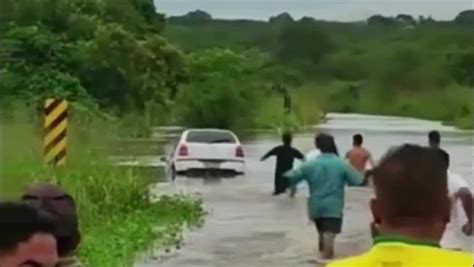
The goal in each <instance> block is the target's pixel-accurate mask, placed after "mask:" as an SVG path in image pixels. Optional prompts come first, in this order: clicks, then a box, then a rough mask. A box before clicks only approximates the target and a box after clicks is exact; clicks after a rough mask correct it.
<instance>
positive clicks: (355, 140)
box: [352, 134, 364, 146]
mask: <svg viewBox="0 0 474 267" xmlns="http://www.w3.org/2000/svg"><path fill="white" fill-rule="evenodd" d="M363 142H364V138H363V137H362V135H361V134H355V135H354V136H352V143H353V144H354V145H355V146H360V145H362V143H363Z"/></svg>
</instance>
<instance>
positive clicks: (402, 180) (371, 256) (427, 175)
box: [328, 145, 473, 267]
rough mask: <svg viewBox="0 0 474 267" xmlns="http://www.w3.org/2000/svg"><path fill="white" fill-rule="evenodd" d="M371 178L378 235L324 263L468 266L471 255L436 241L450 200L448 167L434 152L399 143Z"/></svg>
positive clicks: (345, 266)
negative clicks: (359, 249)
mask: <svg viewBox="0 0 474 267" xmlns="http://www.w3.org/2000/svg"><path fill="white" fill-rule="evenodd" d="M373 179H374V186H375V198H374V199H373V200H371V203H370V206H371V210H372V214H373V216H374V220H375V221H376V222H377V224H378V225H379V230H380V235H379V236H378V237H376V238H375V239H374V245H373V247H372V249H371V250H370V251H369V252H367V253H365V254H363V255H359V256H355V257H352V258H348V259H344V260H339V261H334V262H332V263H330V264H329V265H328V267H360V266H366V267H379V266H403V267H424V266H451V267H466V266H472V264H473V258H472V255H471V254H468V253H463V252H458V251H451V250H443V249H441V248H440V245H439V244H440V240H441V238H442V236H443V232H444V230H445V228H446V224H447V223H448V222H449V217H450V201H449V197H448V179H447V171H446V167H445V164H444V160H443V158H442V157H441V156H440V154H439V153H438V152H437V151H435V150H433V149H430V148H423V147H421V146H417V145H403V146H402V147H400V148H398V149H395V150H393V151H392V152H391V153H389V154H387V155H386V156H385V157H384V158H383V159H382V161H381V162H380V163H379V165H378V166H377V167H376V168H375V169H374V170H373Z"/></svg>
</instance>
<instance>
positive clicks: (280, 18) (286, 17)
mask: <svg viewBox="0 0 474 267" xmlns="http://www.w3.org/2000/svg"><path fill="white" fill-rule="evenodd" d="M269 21H270V23H282V24H285V23H290V22H293V21H295V20H294V19H293V17H292V16H291V15H290V14H288V13H287V12H284V13H281V14H279V15H277V16H274V17H270V19H269Z"/></svg>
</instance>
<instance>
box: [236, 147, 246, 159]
mask: <svg viewBox="0 0 474 267" xmlns="http://www.w3.org/2000/svg"><path fill="white" fill-rule="evenodd" d="M235 156H236V157H238V158H243V157H244V156H245V155H244V149H243V148H242V147H241V146H238V147H237V148H236V149H235Z"/></svg>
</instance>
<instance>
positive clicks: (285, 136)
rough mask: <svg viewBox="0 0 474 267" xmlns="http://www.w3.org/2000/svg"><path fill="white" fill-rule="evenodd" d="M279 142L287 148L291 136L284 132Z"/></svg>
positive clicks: (291, 139) (291, 138)
mask: <svg viewBox="0 0 474 267" xmlns="http://www.w3.org/2000/svg"><path fill="white" fill-rule="evenodd" d="M281 141H282V142H283V144H284V145H286V146H289V145H291V142H292V141H293V136H292V135H291V133H288V132H286V133H284V134H283V135H282V136H281Z"/></svg>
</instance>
